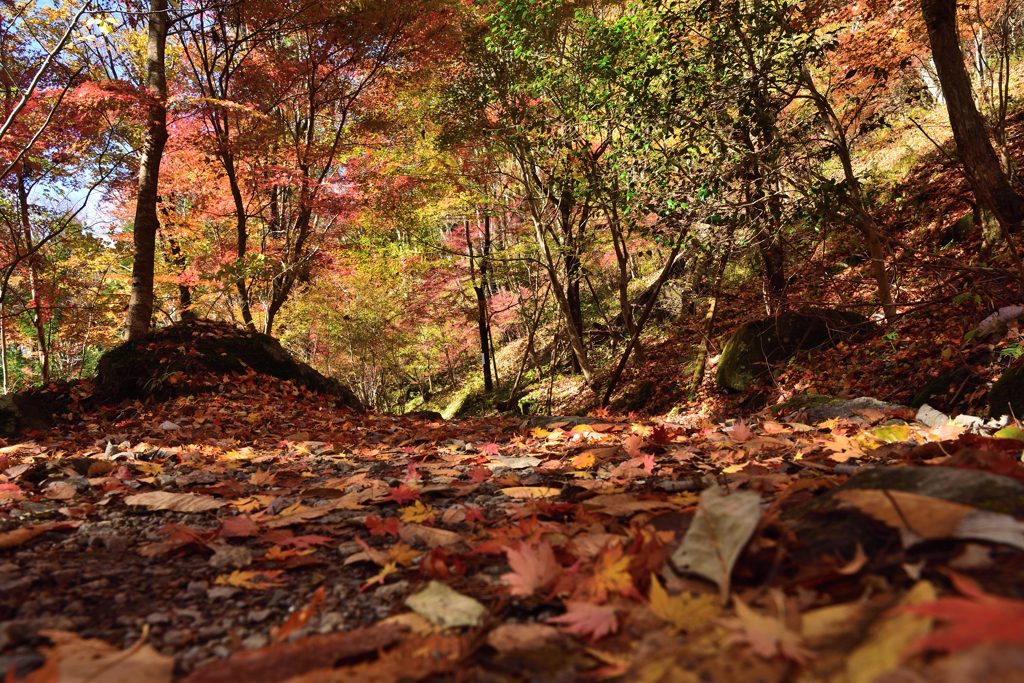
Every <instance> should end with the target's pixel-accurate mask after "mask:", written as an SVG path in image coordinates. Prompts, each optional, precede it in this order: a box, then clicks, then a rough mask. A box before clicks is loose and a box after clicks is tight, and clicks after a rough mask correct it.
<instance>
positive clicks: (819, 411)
mask: <svg viewBox="0 0 1024 683" xmlns="http://www.w3.org/2000/svg"><path fill="white" fill-rule="evenodd" d="M907 409H908V408H907V407H906V406H901V405H899V404H897V403H886V402H884V401H879V400H878V399H876V398H870V397H868V396H861V397H860V398H854V399H850V400H848V401H843V400H841V399H834V400H832V401H827V402H823V403H821V404H819V405H816V406H811V407H809V408H807V409H806V411H805V412H806V413H807V419H808V420H813V421H814V422H824V421H825V420H832V419H835V418H852V417H858V415H857V411H858V410H881V411H886V410H907Z"/></svg>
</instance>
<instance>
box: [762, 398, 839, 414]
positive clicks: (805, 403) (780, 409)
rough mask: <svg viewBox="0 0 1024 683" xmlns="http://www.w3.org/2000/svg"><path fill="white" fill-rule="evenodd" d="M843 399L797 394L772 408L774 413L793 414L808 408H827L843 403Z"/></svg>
mask: <svg viewBox="0 0 1024 683" xmlns="http://www.w3.org/2000/svg"><path fill="white" fill-rule="evenodd" d="M842 400H843V399H841V398H836V397H835V396H829V395H828V394H797V395H795V396H792V397H790V398H789V399H787V400H785V401H783V402H782V403H776V404H775V405H773V406H772V407H771V410H772V412H773V413H776V414H781V413H792V412H795V411H798V410H806V409H807V408H817V407H818V406H826V405H828V404H829V403H841V402H842Z"/></svg>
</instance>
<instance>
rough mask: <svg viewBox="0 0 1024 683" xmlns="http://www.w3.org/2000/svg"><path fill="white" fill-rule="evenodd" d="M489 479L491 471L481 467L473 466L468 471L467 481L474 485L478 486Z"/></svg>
mask: <svg viewBox="0 0 1024 683" xmlns="http://www.w3.org/2000/svg"><path fill="white" fill-rule="evenodd" d="M490 478H491V471H490V470H489V469H487V468H486V467H484V466H483V465H474V466H473V467H472V469H470V470H469V480H470V481H471V482H473V483H474V484H480V483H482V482H485V481H487V480H488V479H490Z"/></svg>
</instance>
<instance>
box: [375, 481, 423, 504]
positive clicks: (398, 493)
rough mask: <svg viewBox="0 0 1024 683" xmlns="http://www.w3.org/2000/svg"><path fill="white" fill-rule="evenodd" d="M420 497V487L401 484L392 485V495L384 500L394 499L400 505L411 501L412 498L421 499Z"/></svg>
mask: <svg viewBox="0 0 1024 683" xmlns="http://www.w3.org/2000/svg"><path fill="white" fill-rule="evenodd" d="M419 497H420V491H419V489H412V488H409V487H408V486H406V485H405V484H400V485H398V486H395V487H392V488H391V495H389V496H388V497H387V498H385V499H384V500H393V501H395V502H396V503H398V504H399V505H402V504H403V503H408V502H409V501H412V500H419Z"/></svg>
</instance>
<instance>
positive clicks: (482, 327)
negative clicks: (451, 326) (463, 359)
mask: <svg viewBox="0 0 1024 683" xmlns="http://www.w3.org/2000/svg"><path fill="white" fill-rule="evenodd" d="M466 247H467V248H468V249H469V275H470V278H471V279H472V281H473V291H474V292H476V312H477V318H476V323H477V328H478V329H479V331H480V362H481V364H482V365H483V369H484V391H485V392H487V393H488V394H489V393H491V392H492V391H494V382H493V381H492V380H491V359H490V348H489V347H490V345H489V344H488V334H487V295H486V294H485V293H484V286H485V284H486V282H487V279H486V278H487V266H486V265H485V264H484V263H481V264H480V281H479V282H478V281H477V279H476V260H475V258H474V256H473V237H472V235H470V232H469V221H466Z"/></svg>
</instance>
